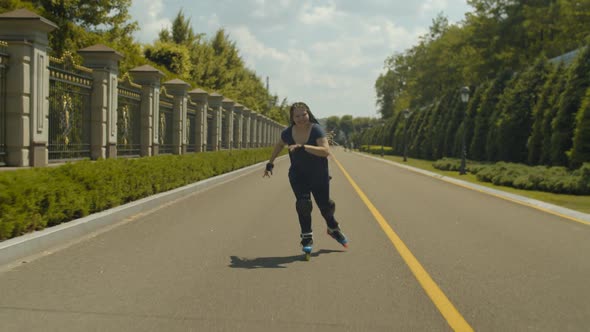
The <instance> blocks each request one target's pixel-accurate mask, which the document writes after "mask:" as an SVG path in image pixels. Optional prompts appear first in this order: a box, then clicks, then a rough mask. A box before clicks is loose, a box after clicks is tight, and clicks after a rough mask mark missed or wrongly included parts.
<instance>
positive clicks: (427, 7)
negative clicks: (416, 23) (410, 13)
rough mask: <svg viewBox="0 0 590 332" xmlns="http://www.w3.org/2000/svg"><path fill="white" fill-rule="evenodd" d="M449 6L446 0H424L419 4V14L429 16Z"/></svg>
mask: <svg viewBox="0 0 590 332" xmlns="http://www.w3.org/2000/svg"><path fill="white" fill-rule="evenodd" d="M448 7H449V3H448V1H447V0H426V1H424V3H422V5H420V9H419V14H420V15H421V16H429V15H431V14H433V13H434V14H436V13H438V12H441V11H444V10H446V9H447V8H448Z"/></svg>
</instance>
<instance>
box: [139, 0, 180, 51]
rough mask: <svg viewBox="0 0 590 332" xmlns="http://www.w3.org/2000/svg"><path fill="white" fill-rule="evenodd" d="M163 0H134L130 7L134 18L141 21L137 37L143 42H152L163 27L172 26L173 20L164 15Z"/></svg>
mask: <svg viewBox="0 0 590 332" xmlns="http://www.w3.org/2000/svg"><path fill="white" fill-rule="evenodd" d="M163 8H164V4H163V0H153V1H152V0H134V3H133V6H132V7H131V9H130V14H131V16H132V17H133V18H135V19H137V20H138V21H139V32H138V36H137V38H138V39H139V40H140V41H141V42H152V41H154V40H155V39H157V37H158V33H159V32H160V30H162V29H163V28H170V27H171V26H172V22H171V21H170V19H168V18H167V17H164V16H163V13H162V10H163Z"/></svg>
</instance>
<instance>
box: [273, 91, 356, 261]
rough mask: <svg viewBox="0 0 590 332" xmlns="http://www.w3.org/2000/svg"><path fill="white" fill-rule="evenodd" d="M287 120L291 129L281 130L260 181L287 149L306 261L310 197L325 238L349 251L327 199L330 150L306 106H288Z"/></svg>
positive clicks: (309, 222) (308, 253)
mask: <svg viewBox="0 0 590 332" xmlns="http://www.w3.org/2000/svg"><path fill="white" fill-rule="evenodd" d="M289 116H290V120H291V125H290V126H289V127H288V128H287V129H285V130H283V132H282V133H281V139H280V140H279V141H278V142H277V143H276V144H275V148H274V149H273V152H272V155H271V157H270V160H269V161H268V163H267V164H266V169H265V171H264V175H263V177H270V176H271V175H272V170H273V168H274V160H275V158H276V157H277V156H278V155H279V153H280V152H281V150H282V149H283V148H284V147H285V145H287V147H288V148H289V159H290V161H291V166H290V168H289V183H290V184H291V189H292V190H293V193H294V194H295V210H296V211H297V216H298V219H299V226H300V227H301V246H302V250H303V251H304V253H305V258H306V260H309V259H310V257H311V251H312V244H313V238H312V227H311V211H312V209H313V203H312V200H311V196H312V195H313V198H314V200H315V202H316V204H317V206H318V208H319V209H320V212H321V214H322V217H323V218H324V219H325V221H326V225H327V226H328V234H329V235H330V236H331V237H333V238H334V239H336V241H338V242H339V243H340V244H341V245H343V246H344V247H348V239H347V238H346V236H345V235H344V234H343V233H342V231H341V229H340V225H339V224H338V222H337V221H336V219H335V218H334V212H335V207H336V204H335V203H334V201H332V200H331V199H330V179H331V177H330V174H329V169H328V156H329V155H330V146H329V144H328V139H327V138H326V133H325V131H324V130H323V129H322V127H321V126H320V125H319V123H318V121H317V120H316V118H315V117H314V116H313V114H312V113H311V111H310V110H309V107H308V106H307V105H306V104H305V103H301V102H298V103H294V104H293V105H291V108H290V110H289Z"/></svg>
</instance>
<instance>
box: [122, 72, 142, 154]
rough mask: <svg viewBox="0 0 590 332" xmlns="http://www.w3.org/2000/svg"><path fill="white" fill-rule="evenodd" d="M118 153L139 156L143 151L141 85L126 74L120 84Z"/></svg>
mask: <svg viewBox="0 0 590 332" xmlns="http://www.w3.org/2000/svg"><path fill="white" fill-rule="evenodd" d="M118 90H119V91H118V92H119V94H118V95H119V97H118V98H119V99H118V104H119V106H118V107H119V108H118V110H117V155H119V156H139V155H140V153H141V141H140V140H141V136H140V134H141V133H140V131H141V86H140V85H137V84H135V83H133V82H131V80H130V78H129V76H128V75H127V74H125V76H123V78H122V79H120V80H119V85H118Z"/></svg>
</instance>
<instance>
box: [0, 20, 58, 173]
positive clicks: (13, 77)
mask: <svg viewBox="0 0 590 332" xmlns="http://www.w3.org/2000/svg"><path fill="white" fill-rule="evenodd" d="M56 28H57V25H56V24H55V23H53V22H51V21H49V20H47V19H46V18H44V17H41V16H39V15H37V14H35V13H33V12H31V11H29V10H27V9H19V10H15V11H12V12H7V13H3V14H0V40H4V41H6V42H8V48H7V49H8V54H9V56H10V57H9V59H8V67H9V69H8V70H7V71H6V83H7V84H6V85H7V86H6V164H7V165H8V166H34V167H38V166H46V165H47V163H48V161H49V152H48V150H47V141H48V140H49V118H48V114H49V100H48V97H49V69H48V65H49V56H48V55H47V49H48V45H49V41H48V38H47V34H48V33H49V32H51V31H53V30H54V29H56Z"/></svg>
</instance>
